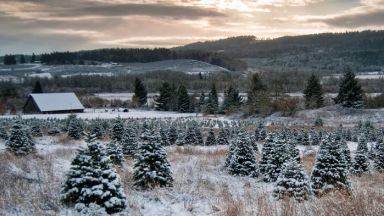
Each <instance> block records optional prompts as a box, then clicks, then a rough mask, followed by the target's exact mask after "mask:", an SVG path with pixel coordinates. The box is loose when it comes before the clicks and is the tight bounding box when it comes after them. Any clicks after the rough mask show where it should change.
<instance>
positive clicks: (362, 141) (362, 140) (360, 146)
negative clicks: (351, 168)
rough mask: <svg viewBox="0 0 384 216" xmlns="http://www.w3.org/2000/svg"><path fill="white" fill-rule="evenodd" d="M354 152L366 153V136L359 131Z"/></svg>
mask: <svg viewBox="0 0 384 216" xmlns="http://www.w3.org/2000/svg"><path fill="white" fill-rule="evenodd" d="M356 152H360V153H364V154H368V145H367V138H366V136H365V134H364V133H361V135H360V136H359V138H358V143H357V149H356Z"/></svg>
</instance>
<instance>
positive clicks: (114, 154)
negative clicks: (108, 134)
mask: <svg viewBox="0 0 384 216" xmlns="http://www.w3.org/2000/svg"><path fill="white" fill-rule="evenodd" d="M107 154H108V155H109V157H110V159H111V160H112V163H113V164H115V165H119V166H121V165H122V164H123V162H124V155H123V150H122V148H121V145H120V144H119V142H118V141H117V140H112V141H111V142H110V143H109V144H108V145H107Z"/></svg>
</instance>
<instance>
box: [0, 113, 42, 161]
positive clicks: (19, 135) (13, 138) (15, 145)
mask: <svg viewBox="0 0 384 216" xmlns="http://www.w3.org/2000/svg"><path fill="white" fill-rule="evenodd" d="M5 145H6V147H7V150H8V151H10V152H12V153H13V154H15V155H17V156H23V155H27V154H30V153H33V152H35V151H36V148H35V144H34V143H33V142H32V140H31V139H30V137H29V135H28V132H27V131H26V128H25V127H24V125H23V124H22V123H21V121H20V120H16V121H15V123H14V124H13V125H12V128H11V133H10V135H9V137H8V140H7V142H6V143H5Z"/></svg>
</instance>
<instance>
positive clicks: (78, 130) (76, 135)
mask: <svg viewBox="0 0 384 216" xmlns="http://www.w3.org/2000/svg"><path fill="white" fill-rule="evenodd" d="M82 133H83V127H82V125H81V122H80V120H79V119H77V118H76V117H75V118H73V119H71V120H70V122H69V126H68V136H69V137H71V138H73V139H75V140H78V139H80V138H81V135H82Z"/></svg>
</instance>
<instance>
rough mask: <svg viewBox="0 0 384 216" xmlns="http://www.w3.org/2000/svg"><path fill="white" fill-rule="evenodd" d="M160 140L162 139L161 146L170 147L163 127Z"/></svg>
mask: <svg viewBox="0 0 384 216" xmlns="http://www.w3.org/2000/svg"><path fill="white" fill-rule="evenodd" d="M160 138H161V144H162V145H163V146H169V145H170V142H169V139H168V135H167V133H166V131H165V129H164V128H163V127H161V128H160Z"/></svg>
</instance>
